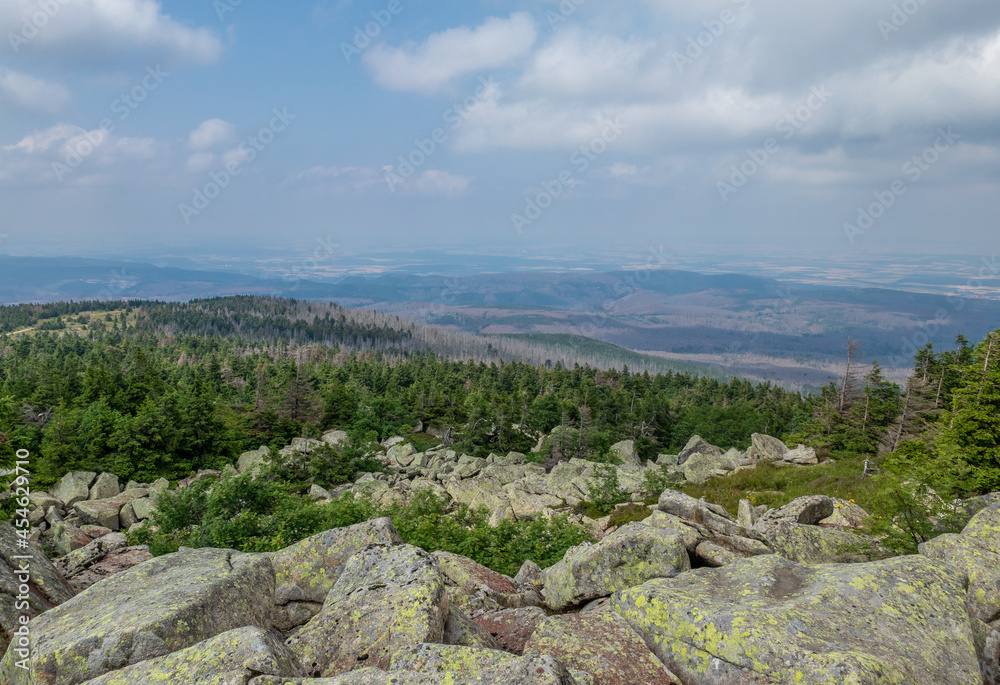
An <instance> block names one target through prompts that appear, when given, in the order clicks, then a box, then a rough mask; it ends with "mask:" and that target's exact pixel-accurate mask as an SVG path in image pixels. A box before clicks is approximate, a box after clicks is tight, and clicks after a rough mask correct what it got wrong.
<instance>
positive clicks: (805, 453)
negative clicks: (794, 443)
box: [782, 445, 819, 466]
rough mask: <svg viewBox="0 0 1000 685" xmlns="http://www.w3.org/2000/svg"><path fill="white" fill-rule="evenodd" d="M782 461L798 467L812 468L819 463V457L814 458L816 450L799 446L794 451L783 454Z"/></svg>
mask: <svg viewBox="0 0 1000 685" xmlns="http://www.w3.org/2000/svg"><path fill="white" fill-rule="evenodd" d="M782 461H786V462H788V463H789V464H796V465H798V466H813V465H815V464H818V463H819V457H817V456H816V450H814V449H813V448H812V447H806V446H805V445H799V446H798V447H796V448H795V449H793V450H788V451H787V452H785V455H784V457H782Z"/></svg>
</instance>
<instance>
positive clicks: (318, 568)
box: [271, 518, 402, 606]
mask: <svg viewBox="0 0 1000 685" xmlns="http://www.w3.org/2000/svg"><path fill="white" fill-rule="evenodd" d="M401 542H402V539H401V538H400V537H399V533H397V532H396V529H395V528H394V527H393V525H392V521H390V520H389V519H387V518H381V519H375V520H373V521H366V522H365V523H359V524H358V525H356V526H350V527H349V528H334V529H332V530H328V531H326V532H324V533H319V534H318V535H314V536H312V537H310V538H306V539H305V540H302V541H301V542H297V543H295V544H294V545H292V546H290V547H286V548H285V549H283V550H281V551H278V552H274V553H272V554H271V562H272V563H273V564H274V584H275V593H274V594H275V597H274V601H275V603H276V604H277V605H279V606H280V605H285V604H288V603H289V602H319V603H322V602H324V601H325V600H326V596H327V595H328V594H329V593H330V590H332V589H333V586H334V585H335V584H336V583H337V579H338V578H340V574H341V573H343V571H344V566H345V565H346V564H347V561H348V559H350V558H351V557H353V556H354V555H355V554H357V553H358V552H361V551H362V550H364V549H366V548H367V547H370V546H372V545H392V544H398V543H401Z"/></svg>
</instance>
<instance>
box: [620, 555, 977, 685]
mask: <svg viewBox="0 0 1000 685" xmlns="http://www.w3.org/2000/svg"><path fill="white" fill-rule="evenodd" d="M964 603H965V576H964V574H962V573H961V572H960V571H958V570H957V569H955V568H954V567H953V566H950V565H948V564H943V563H941V562H937V561H932V560H930V559H927V558H925V557H921V556H906V557H896V558H893V559H887V560H884V561H878V562H873V563H868V564H843V565H842V564H828V565H823V566H812V567H809V566H802V565H800V564H796V563H793V562H791V561H788V560H786V559H783V558H781V557H778V556H774V555H769V556H759V557H754V558H752V559H743V560H739V561H736V562H734V563H732V564H729V565H727V566H724V567H723V568H721V569H698V570H696V571H692V572H690V573H685V574H683V575H681V576H679V577H677V578H673V579H664V580H655V581H651V582H649V583H646V584H645V585H643V586H641V587H636V588H632V589H629V590H624V591H622V592H620V593H618V594H616V595H615V596H614V597H613V598H612V605H613V608H614V610H615V612H616V613H618V614H620V615H622V616H623V617H624V618H625V619H626V620H627V621H628V622H629V623H630V624H631V625H632V626H633V627H634V628H635V629H636V630H638V631H639V633H640V634H641V635H642V636H643V638H644V639H645V641H646V644H648V645H650V647H651V648H652V650H653V652H654V653H655V654H656V655H657V656H658V657H659V658H660V660H661V661H662V662H663V663H664V664H665V665H666V666H667V668H669V669H670V670H671V671H672V672H673V673H676V674H677V675H678V676H679V678H680V679H681V681H682V682H684V683H690V684H692V685H708V684H710V683H711V684H713V685H715V684H718V683H734V684H735V683H815V684H819V683H822V684H824V685H840V684H841V683H853V684H855V685H861V684H863V683H865V684H866V683H872V684H874V683H879V684H885V685H890V684H893V685H941V684H943V683H948V684H949V685H979V684H980V683H981V682H982V678H981V675H980V669H979V662H978V658H977V655H976V647H975V642H974V640H975V636H974V632H973V628H972V626H971V623H970V619H969V617H968V615H967V614H966V612H965V607H964Z"/></svg>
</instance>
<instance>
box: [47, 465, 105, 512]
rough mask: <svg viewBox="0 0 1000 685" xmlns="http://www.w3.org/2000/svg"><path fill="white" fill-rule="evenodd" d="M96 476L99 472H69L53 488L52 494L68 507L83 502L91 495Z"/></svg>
mask: <svg viewBox="0 0 1000 685" xmlns="http://www.w3.org/2000/svg"><path fill="white" fill-rule="evenodd" d="M95 478H97V474H96V473H94V472H93V471H73V472H71V473H67V474H66V475H65V476H63V477H62V478H61V479H60V480H59V482H58V483H56V486H55V487H54V488H52V496H53V497H55V498H56V499H57V500H59V501H60V502H62V503H63V504H64V505H65V506H66V508H67V509H68V508H70V507H72V506H73V505H74V504H76V503H77V502H83V501H85V500H86V499H87V498H89V497H90V486H91V484H92V483H93V482H94V479H95Z"/></svg>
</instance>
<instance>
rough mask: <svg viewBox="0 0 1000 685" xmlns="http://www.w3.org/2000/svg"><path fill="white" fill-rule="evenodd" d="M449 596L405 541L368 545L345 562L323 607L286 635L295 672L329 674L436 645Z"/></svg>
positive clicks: (426, 560) (425, 558)
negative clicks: (296, 665)
mask: <svg viewBox="0 0 1000 685" xmlns="http://www.w3.org/2000/svg"><path fill="white" fill-rule="evenodd" d="M447 618H448V596H447V594H446V593H445V589H444V581H443V580H442V578H441V574H440V573H438V570H437V563H436V561H435V559H434V557H432V556H431V555H429V554H427V553H426V552H424V551H423V550H421V549H418V548H416V547H412V546H410V545H391V546H388V545H380V546H374V547H369V548H368V549H366V550H365V551H363V552H360V553H358V554H356V555H354V556H353V557H351V558H350V560H348V562H347V564H346V565H345V566H344V570H343V572H342V573H341V575H340V578H338V579H337V582H336V584H335V585H334V587H333V589H332V590H330V594H329V595H328V596H327V598H326V601H325V602H324V604H323V610H322V611H321V612H320V613H319V614H317V615H316V617H315V618H313V619H312V620H311V621H309V623H307V624H306V625H305V626H303V627H302V629H301V630H300V631H299V632H298V633H296V634H295V635H293V636H292V637H291V638H289V640H288V645H289V648H290V649H291V650H292V653H293V654H295V657H296V659H298V662H299V664H300V665H301V667H302V671H303V673H304V674H305V675H307V676H311V677H331V676H334V675H338V674H341V673H346V672H348V671H352V670H355V669H357V668H362V667H366V666H370V667H374V668H382V669H385V668H388V667H389V665H390V663H391V662H392V658H393V656H395V655H396V654H397V653H399V652H401V651H403V650H405V649H409V648H411V647H413V646H415V645H418V644H420V643H423V642H436V643H440V642H441V640H442V638H443V635H444V626H445V622H446V620H447Z"/></svg>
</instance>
